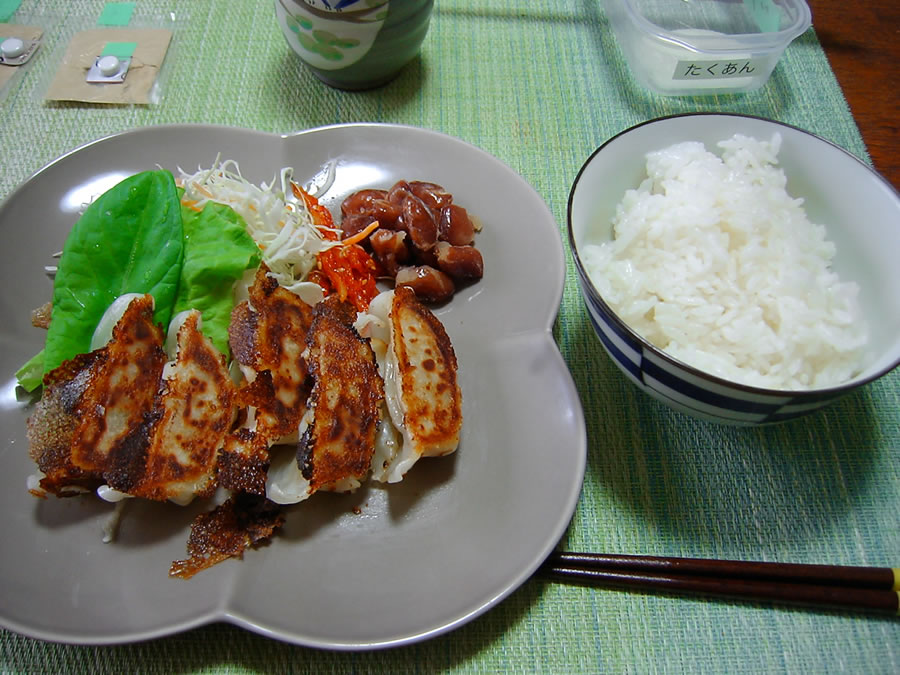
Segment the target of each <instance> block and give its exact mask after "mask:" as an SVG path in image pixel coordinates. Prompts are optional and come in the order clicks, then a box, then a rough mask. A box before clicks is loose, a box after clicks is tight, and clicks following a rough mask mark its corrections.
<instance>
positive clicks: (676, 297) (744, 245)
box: [584, 134, 868, 390]
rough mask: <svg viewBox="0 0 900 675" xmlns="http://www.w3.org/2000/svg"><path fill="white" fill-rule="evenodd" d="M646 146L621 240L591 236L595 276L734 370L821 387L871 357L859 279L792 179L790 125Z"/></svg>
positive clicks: (617, 296)
mask: <svg viewBox="0 0 900 675" xmlns="http://www.w3.org/2000/svg"><path fill="white" fill-rule="evenodd" d="M718 145H719V147H720V148H721V149H722V156H721V158H720V157H718V156H716V155H715V154H713V153H712V152H708V151H707V150H706V148H705V147H704V146H703V144H702V143H696V142H687V143H679V144H677V145H673V146H671V147H669V148H666V149H664V150H661V151H658V152H652V153H649V154H648V155H647V176H648V178H646V179H645V180H644V181H643V182H642V183H641V185H640V186H639V187H638V188H637V189H636V190H628V191H627V192H626V193H625V196H624V198H623V199H622V202H621V203H620V204H619V205H618V206H617V209H616V215H615V218H614V220H613V227H614V239H613V241H611V242H609V243H603V244H600V245H596V244H592V245H588V246H586V247H585V250H584V262H585V265H586V267H587V270H588V274H589V275H590V277H591V279H592V281H593V282H594V285H595V287H596V288H597V290H598V291H599V293H600V295H601V296H602V297H603V298H604V299H605V300H606V302H607V303H608V304H609V305H610V307H611V308H612V309H613V310H614V311H615V312H616V313H617V314H618V315H619V317H620V318H621V319H622V320H623V321H625V322H626V323H627V324H628V325H629V326H630V327H631V328H632V329H634V330H635V331H637V332H638V333H639V334H640V335H642V336H643V337H644V338H645V339H647V340H649V341H650V342H652V343H653V344H654V345H656V346H657V347H659V348H661V349H663V350H665V351H666V352H667V353H668V354H669V355H671V356H673V357H675V358H677V359H679V360H681V361H683V362H685V363H688V364H690V365H693V366H694V367H696V368H699V369H700V370H703V371H706V372H709V373H712V374H715V375H718V376H720V377H723V378H725V379H728V380H733V381H737V382H742V383H745V384H749V385H753V386H758V387H765V388H770V389H789V390H799V389H810V388H822V387H827V386H830V385H834V384H837V383H840V382H843V381H846V380H849V379H851V378H852V377H853V376H854V375H856V374H857V373H858V372H859V371H860V368H861V362H862V359H863V351H864V348H865V345H866V342H867V340H868V329H867V327H866V325H865V322H864V321H863V319H862V312H861V310H860V307H859V304H858V299H857V296H858V290H859V289H858V287H857V285H856V284H855V283H847V282H842V281H841V280H840V279H839V278H838V276H837V275H836V274H835V273H834V272H833V271H832V270H831V261H832V259H833V258H834V255H835V246H834V244H833V243H832V242H831V241H829V240H828V239H827V238H826V232H825V228H824V227H823V226H822V225H816V224H814V223H811V222H810V221H809V219H808V218H807V216H806V213H805V212H804V210H803V202H802V200H800V199H793V198H792V197H791V196H790V195H789V194H788V193H787V191H786V190H785V182H786V181H785V176H784V172H783V171H782V170H781V169H780V168H779V167H778V166H777V161H778V160H777V155H778V150H779V148H780V145H781V137H780V136H779V135H777V134H776V135H775V136H774V137H773V138H772V140H771V141H769V142H766V141H759V140H756V139H753V138H747V137H745V136H740V135H736V136H734V137H732V138H731V139H729V140H727V141H723V142H721V143H719V144H718Z"/></svg>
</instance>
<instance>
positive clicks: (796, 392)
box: [566, 112, 900, 399]
mask: <svg viewBox="0 0 900 675" xmlns="http://www.w3.org/2000/svg"><path fill="white" fill-rule="evenodd" d="M679 117H737V118H741V119H752V120H758V121H761V122H765V123H767V124H775V125H777V126H780V127H785V128H787V129H791V130H793V131H799V132H800V133H803V134H806V135H807V136H811V137H812V138H814V139H816V140H817V141H819V142H821V143H826V144H827V145H830V146H831V147H833V148H836V149H837V150H839V151H840V152H841V153H843V154H844V155H846V156H847V157H849V158H850V159H852V160H853V161H855V162H856V163H858V164H859V165H861V166H862V167H863V168H864V169H866V170H867V171H868V172H869V173H870V174H871V175H872V176H873V177H874V178H876V179H878V180H880V181H881V182H882V183H884V184H885V185H886V186H887V187H888V188H889V189H890V190H891V191H892V192H893V193H894V194H895V195H897V197H898V199H900V193H898V192H897V190H896V189H895V188H894V186H893V185H891V183H890V182H888V180H887V179H886V178H885V177H884V176H882V175H881V174H880V173H878V172H877V171H875V170H874V169H873V168H872V167H871V166H869V165H868V164H866V163H865V162H863V161H862V160H861V159H860V158H859V157H857V156H856V155H854V154H853V153H852V152H850V151H848V150H846V149H845V148H842V147H841V146H839V145H837V144H836V143H833V142H831V141H829V140H827V139H825V138H822V137H821V136H818V135H816V134H814V133H812V132H811V131H807V130H806V129H801V128H800V127H797V126H793V125H791V124H787V123H785V122H779V121H778V120H772V119H768V118H766V117H761V116H758V115H746V114H741V113H715V112H689V113H677V114H674V115H665V116H663V117H655V118H653V119H649V120H645V121H643V122H640V123H638V124H635V125H633V126H631V127H628V128H627V129H623V130H622V131H620V132H619V133H617V134H615V135H614V136H611V137H610V138H608V139H607V140H606V141H604V142H603V144H601V145H600V147H598V148H597V149H596V150H594V151H593V152H592V153H591V154H590V156H589V157H588V158H587V159H586V160H585V161H584V163H583V164H582V165H581V168H580V169H579V170H578V174H577V175H576V176H575V180H574V181H573V182H572V187H571V189H570V190H569V199H568V202H567V206H566V229H567V233H568V239H569V251H570V252H571V254H572V258H573V260H574V261H575V265H576V267H577V268H578V271H579V273H580V274H581V276H582V277H583V279H585V280H586V281H587V282H588V283H587V284H586V285H587V289H588V292H589V294H590V296H591V298H592V299H593V300H595V301H596V303H597V304H598V305H600V306H601V307H602V308H603V311H604V312H605V313H606V315H607V316H608V317H609V318H610V319H611V320H612V321H613V322H614V323H615V324H616V326H617V327H618V328H619V329H620V330H621V331H622V332H624V333H625V334H627V335H629V336H631V337H633V338H634V339H635V340H636V341H637V342H639V343H640V344H641V346H642V347H643V348H644V349H647V350H649V351H650V352H652V353H653V354H655V355H656V356H658V357H659V358H660V359H662V360H663V361H666V362H667V363H670V364H671V365H673V366H676V367H678V368H680V369H682V370H684V371H686V372H687V373H689V374H691V375H693V376H695V377H698V378H700V379H703V380H706V381H708V382H711V383H712V384H716V385H719V386H724V387H730V388H732V389H736V390H738V391H742V392H746V393H748V394H756V395H761V396H786V395H790V396H791V397H793V398H794V399H801V398H812V399H828V398H832V397H833V396H837V395H840V394H843V393H846V392H848V391H850V390H851V389H853V388H855V387H859V386H862V385H864V384H868V383H870V382H873V381H875V380H877V379H878V378H880V377H883V376H884V375H887V374H888V373H889V372H891V371H892V370H894V368H896V367H897V366H898V365H900V356H897V358H895V359H894V361H893V362H892V363H890V364H889V365H887V366H885V367H884V368H881V369H880V370H878V371H876V372H874V373H872V374H871V375H868V376H866V377H864V378H853V379H851V380H848V381H846V382H843V383H841V384H837V385H832V386H829V387H822V388H818V389H768V388H765V387H755V386H753V385H749V384H742V383H740V382H735V381H733V380H726V379H725V378H722V377H719V376H717V375H711V374H710V373H707V372H704V371H702V370H699V369H697V368H696V367H694V366H692V365H690V364H687V363H685V362H684V361H680V360H678V359H676V358H674V357H672V356H670V355H669V354H667V353H666V352H664V351H663V350H661V349H660V348H659V347H657V346H656V345H654V344H652V343H651V342H649V341H648V340H646V339H645V338H644V337H643V336H642V335H640V334H639V333H637V332H635V330H634V329H632V328H631V327H630V326H629V325H628V324H626V323H625V322H624V321H622V319H620V318H619V316H618V314H616V313H615V312H614V311H613V309H612V308H611V307H610V306H609V305H608V304H607V303H606V301H605V300H604V299H603V298H602V297H601V296H600V293H599V292H598V291H597V289H596V288H594V284H593V282H592V281H590V275H589V274H588V273H587V268H586V267H585V266H584V263H583V262H582V261H581V256H580V255H579V254H578V248H577V247H576V246H575V235H574V233H573V232H572V202H573V201H574V197H575V191H576V190H577V189H578V183H579V182H580V181H581V176H582V175H583V174H584V172H585V170H586V169H587V167H588V165H589V164H590V163H591V162H592V161H593V160H594V157H596V156H597V155H598V154H600V152H601V151H602V150H603V149H604V148H606V147H607V146H608V145H610V144H611V143H614V142H615V141H617V140H618V139H619V138H621V137H623V136H626V135H627V134H629V133H631V132H632V131H635V130H636V129H639V128H641V127H644V126H649V125H651V124H657V123H659V122H664V121H666V120H671V119H676V118H679Z"/></svg>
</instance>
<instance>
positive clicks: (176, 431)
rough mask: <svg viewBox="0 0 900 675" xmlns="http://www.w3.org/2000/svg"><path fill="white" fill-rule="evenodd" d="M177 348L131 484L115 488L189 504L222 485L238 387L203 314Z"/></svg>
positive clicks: (182, 333) (192, 316)
mask: <svg viewBox="0 0 900 675" xmlns="http://www.w3.org/2000/svg"><path fill="white" fill-rule="evenodd" d="M177 345H178V346H177V356H176V359H175V361H174V362H173V363H171V364H169V366H168V367H167V368H166V371H165V372H164V377H163V380H162V383H161V387H160V390H159V395H158V397H157V400H156V403H155V406H154V410H153V412H152V413H151V415H150V416H149V417H148V420H147V422H146V424H145V427H146V432H147V433H146V446H145V447H141V444H143V443H144V438H143V437H142V434H143V430H138V431H137V433H136V434H135V436H136V438H135V439H134V440H135V443H134V451H135V455H136V456H135V460H136V462H137V466H135V469H134V471H133V473H132V474H131V475H128V476H125V477H124V479H125V480H126V481H128V483H126V484H114V483H110V485H111V486H112V487H114V488H116V489H118V490H120V491H123V492H127V493H128V494H130V495H132V496H135V497H144V498H146V499H155V500H165V499H170V500H172V501H174V502H177V503H182V504H183V503H187V502H189V501H191V499H193V498H194V497H207V496H210V495H211V494H212V492H213V491H214V489H215V487H216V462H217V455H218V451H219V448H220V447H221V446H222V444H223V442H224V440H225V435H226V433H227V432H228V430H229V429H230V427H231V422H232V420H233V418H234V406H233V399H234V385H233V384H232V381H231V377H230V375H229V373H228V368H227V366H226V363H225V357H224V356H223V355H222V354H221V352H219V351H218V350H217V349H216V348H215V346H214V345H213V343H212V341H211V340H209V338H207V337H206V336H205V335H203V333H201V332H200V312H198V311H191V312H189V313H188V315H187V318H186V319H185V320H184V322H183V323H182V324H181V327H180V328H179V329H178V337H177ZM140 455H144V457H145V458H144V460H143V462H141V460H140ZM141 464H142V466H141Z"/></svg>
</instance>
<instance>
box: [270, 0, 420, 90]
mask: <svg viewBox="0 0 900 675" xmlns="http://www.w3.org/2000/svg"><path fill="white" fill-rule="evenodd" d="M433 6H434V0H275V15H276V17H277V18H278V23H279V25H280V26H281V30H282V32H283V33H284V37H285V39H286V40H287V43H288V44H289V45H290V47H291V49H293V50H294V51H295V52H296V53H297V55H298V56H299V57H300V59H301V60H302V61H303V63H304V64H305V65H306V66H307V68H309V70H310V71H311V72H312V73H313V74H315V75H316V77H318V78H319V79H320V80H322V81H323V82H325V83H326V84H329V85H331V86H332V87H336V88H339V89H370V88H373V87H378V86H381V85H383V84H386V83H387V82H389V81H391V80H392V79H394V78H395V77H396V76H397V75H399V74H400V71H401V70H402V69H403V67H404V66H405V65H406V64H408V63H409V62H410V61H412V60H413V59H414V58H415V56H416V54H418V53H419V49H420V48H421V46H422V41H423V40H424V39H425V34H426V33H427V32H428V23H429V21H430V20H431V11H432V8H433Z"/></svg>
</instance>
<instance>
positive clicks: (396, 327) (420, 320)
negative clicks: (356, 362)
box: [356, 286, 462, 483]
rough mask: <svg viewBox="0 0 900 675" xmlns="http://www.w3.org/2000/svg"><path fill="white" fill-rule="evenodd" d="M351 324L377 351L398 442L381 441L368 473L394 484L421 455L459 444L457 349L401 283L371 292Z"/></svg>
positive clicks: (442, 452)
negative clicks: (395, 444)
mask: <svg viewBox="0 0 900 675" xmlns="http://www.w3.org/2000/svg"><path fill="white" fill-rule="evenodd" d="M356 326H357V327H358V329H359V330H360V332H361V333H362V334H363V335H367V336H370V338H371V341H372V345H373V349H375V352H376V354H378V355H379V360H378V362H379V368H380V371H381V375H382V377H383V378H384V386H385V402H386V408H387V411H388V413H389V416H390V420H391V422H393V425H394V426H395V427H396V429H397V431H398V432H399V435H400V441H401V442H400V444H399V447H397V448H396V452H394V453H391V449H392V448H391V446H390V445H386V446H384V447H385V450H384V452H380V453H379V455H378V458H377V459H376V461H375V462H373V466H372V477H373V478H374V479H375V480H378V481H381V482H388V483H395V482H397V481H400V480H402V478H403V476H404V475H405V474H406V473H407V471H409V470H410V469H411V468H412V466H413V465H414V464H415V463H416V461H418V459H419V458H420V457H436V456H441V455H447V454H450V453H452V452H454V451H455V450H456V448H457V447H458V445H459V433H460V429H461V427H462V395H461V392H460V389H459V384H458V382H457V362H456V354H455V352H454V350H453V345H452V344H451V343H450V338H449V337H448V335H447V332H446V330H445V329H444V326H443V324H441V322H440V321H439V320H438V318H437V317H436V316H435V315H434V314H433V313H432V312H431V310H429V309H428V308H427V307H426V306H425V305H423V304H422V303H421V302H420V301H419V300H418V299H417V298H416V295H415V292H413V291H412V290H411V289H409V288H406V287H403V286H398V287H397V288H396V289H395V290H393V291H386V292H384V293H381V294H379V295H378V296H376V297H375V298H374V299H373V300H372V303H371V304H370V306H369V312H368V314H365V315H360V317H359V318H358V319H357V322H356Z"/></svg>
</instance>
